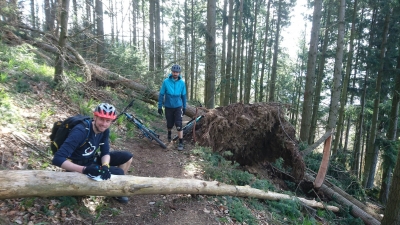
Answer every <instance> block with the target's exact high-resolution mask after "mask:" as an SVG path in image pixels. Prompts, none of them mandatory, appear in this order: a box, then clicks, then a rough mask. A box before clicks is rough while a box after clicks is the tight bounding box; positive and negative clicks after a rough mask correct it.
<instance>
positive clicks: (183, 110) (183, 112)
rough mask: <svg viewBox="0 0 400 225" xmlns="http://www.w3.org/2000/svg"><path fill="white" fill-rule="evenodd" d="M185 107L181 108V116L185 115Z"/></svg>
mask: <svg viewBox="0 0 400 225" xmlns="http://www.w3.org/2000/svg"><path fill="white" fill-rule="evenodd" d="M185 112H186V108H182V116H183V115H185Z"/></svg>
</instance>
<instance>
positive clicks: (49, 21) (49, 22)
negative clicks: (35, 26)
mask: <svg viewBox="0 0 400 225" xmlns="http://www.w3.org/2000/svg"><path fill="white" fill-rule="evenodd" d="M53 10H54V9H53V8H52V6H51V5H50V1H49V0H44V15H45V26H44V30H45V31H51V32H53V31H54V20H53V17H52V16H51V15H52V11H53Z"/></svg>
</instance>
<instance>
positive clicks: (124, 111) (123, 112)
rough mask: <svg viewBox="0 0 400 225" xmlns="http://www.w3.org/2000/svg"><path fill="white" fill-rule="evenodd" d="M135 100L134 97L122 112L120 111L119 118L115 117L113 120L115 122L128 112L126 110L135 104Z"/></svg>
mask: <svg viewBox="0 0 400 225" xmlns="http://www.w3.org/2000/svg"><path fill="white" fill-rule="evenodd" d="M134 101H135V99H133V100H132V101H131V102H130V103H129V104H128V105H127V106H126V107H125V108H124V109H123V110H122V111H121V112H120V113H118V116H117V118H115V119H114V121H113V122H115V121H116V120H117V119H118V118H119V117H120V116H121V115H124V114H125V113H126V111H127V110H128V109H129V108H130V107H132V106H133V102H134Z"/></svg>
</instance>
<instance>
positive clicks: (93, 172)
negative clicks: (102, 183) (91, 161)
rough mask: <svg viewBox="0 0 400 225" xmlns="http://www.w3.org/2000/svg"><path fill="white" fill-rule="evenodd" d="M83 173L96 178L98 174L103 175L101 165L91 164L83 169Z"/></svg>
mask: <svg viewBox="0 0 400 225" xmlns="http://www.w3.org/2000/svg"><path fill="white" fill-rule="evenodd" d="M82 173H83V174H86V175H87V176H88V177H89V178H92V179H93V178H96V177H97V176H99V175H101V169H100V167H99V166H96V165H90V166H87V167H85V168H84V169H83V171H82Z"/></svg>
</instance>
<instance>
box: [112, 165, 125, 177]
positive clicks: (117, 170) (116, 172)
mask: <svg viewBox="0 0 400 225" xmlns="http://www.w3.org/2000/svg"><path fill="white" fill-rule="evenodd" d="M110 172H111V174H113V175H124V174H125V173H124V171H123V170H122V169H121V168H119V167H116V166H112V167H110Z"/></svg>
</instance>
